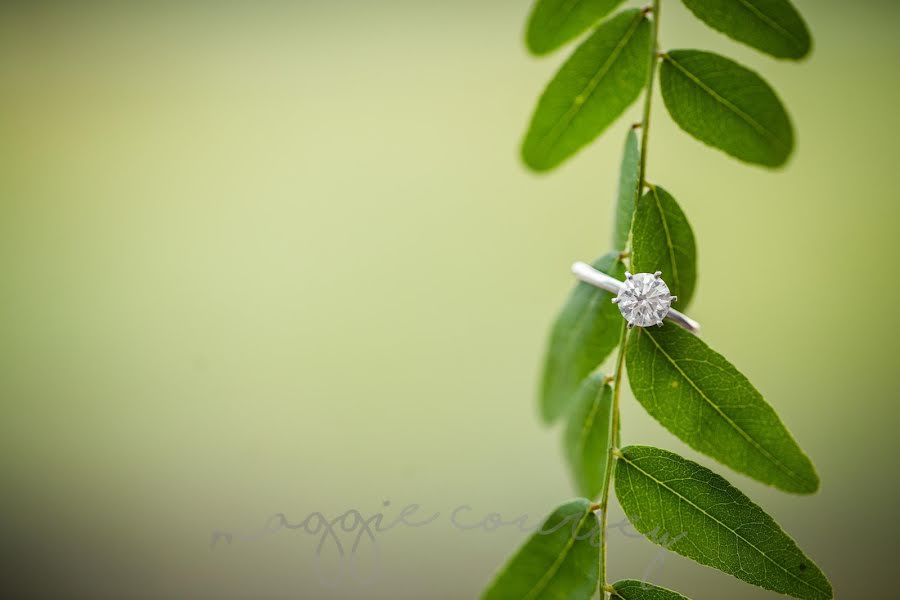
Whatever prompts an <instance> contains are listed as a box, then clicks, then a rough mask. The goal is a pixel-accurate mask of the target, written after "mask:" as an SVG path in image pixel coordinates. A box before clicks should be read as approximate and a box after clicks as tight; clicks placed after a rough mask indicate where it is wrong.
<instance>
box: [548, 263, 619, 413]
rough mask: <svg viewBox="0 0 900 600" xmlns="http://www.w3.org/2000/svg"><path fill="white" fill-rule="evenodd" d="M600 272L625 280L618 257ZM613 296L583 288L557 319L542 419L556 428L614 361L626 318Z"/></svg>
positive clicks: (602, 265) (580, 285) (574, 293)
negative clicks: (594, 374)
mask: <svg viewBox="0 0 900 600" xmlns="http://www.w3.org/2000/svg"><path fill="white" fill-rule="evenodd" d="M593 266H594V268H595V269H597V270H598V271H602V272H604V273H606V274H607V275H609V276H611V277H615V278H616V279H619V280H621V279H624V278H625V267H624V266H623V265H622V262H621V261H620V260H619V254H618V252H610V253H609V254H606V255H604V256H602V257H600V258H598V259H597V260H595V261H594V262H593ZM612 298H613V296H612V294H610V293H609V292H604V291H603V290H600V289H598V288H595V287H594V286H592V285H589V284H587V283H580V282H579V283H578V284H576V286H575V289H574V290H572V293H571V294H570V295H569V299H568V300H567V301H566V304H565V306H564V307H563V309H562V311H561V312H560V313H559V316H557V317H556V322H555V323H554V324H553V329H552V331H551V332H550V342H549V344H548V346H547V355H546V358H545V360H544V374H543V378H542V381H541V415H542V417H543V419H544V421H545V422H547V423H551V422H553V421H555V420H556V419H557V418H559V417H560V416H561V415H563V414H564V413H565V412H567V411H568V409H569V408H570V407H571V406H572V402H573V401H574V399H575V392H576V391H577V390H578V386H580V385H581V382H582V381H583V380H584V378H585V377H587V376H588V374H589V373H590V372H591V371H593V370H594V369H596V368H597V367H598V366H600V364H601V363H602V362H603V361H604V360H605V359H606V357H607V356H609V354H610V352H612V351H613V348H615V347H616V346H617V345H618V343H619V335H620V334H621V332H622V317H621V316H620V315H619V309H618V308H616V305H615V304H613V303H612Z"/></svg>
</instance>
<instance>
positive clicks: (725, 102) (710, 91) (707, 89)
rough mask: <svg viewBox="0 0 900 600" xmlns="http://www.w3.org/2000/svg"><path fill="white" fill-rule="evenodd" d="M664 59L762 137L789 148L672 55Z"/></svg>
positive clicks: (665, 56) (666, 55) (667, 55)
mask: <svg viewBox="0 0 900 600" xmlns="http://www.w3.org/2000/svg"><path fill="white" fill-rule="evenodd" d="M663 58H664V59H665V60H667V61H669V62H670V63H671V64H672V66H673V67H675V68H676V69H678V70H679V71H681V73H683V74H684V76H685V77H687V78H688V79H689V80H691V81H692V82H693V83H694V84H695V85H696V86H697V87H699V88H700V89H701V90H703V91H704V92H706V93H707V94H709V96H710V97H711V98H712V99H713V100H715V101H716V102H718V103H719V104H721V105H722V106H724V107H725V108H727V109H728V110H730V111H731V112H733V113H734V114H735V115H737V116H738V117H740V118H741V120H743V121H744V122H745V123H747V124H748V125H750V127H752V128H753V129H755V130H756V131H757V132H758V133H760V134H761V135H763V136H765V137H768V138H770V139H772V140H774V141H775V142H776V143H777V144H779V145H781V146H784V147H787V146H788V143H787V142H785V141H784V140H782V139H781V138H780V137H778V136H777V135H776V134H775V133H772V132H771V131H769V130H768V129H766V128H765V127H764V126H763V125H762V124H760V123H759V122H758V121H757V120H756V119H754V118H753V117H751V116H750V115H748V114H747V113H745V112H744V111H742V110H741V109H740V108H738V107H737V106H735V105H734V104H733V103H732V102H731V101H730V100H728V99H727V98H725V97H724V96H722V95H721V94H719V93H718V92H716V90H714V89H712V88H711V87H709V86H708V85H707V84H706V83H704V82H703V81H702V80H701V79H700V78H699V77H697V76H696V75H694V74H693V73H691V72H690V71H688V70H687V69H686V68H685V67H684V66H682V65H681V64H680V63H679V62H678V61H676V60H675V59H674V58H672V55H671V54H665V55H664V56H663Z"/></svg>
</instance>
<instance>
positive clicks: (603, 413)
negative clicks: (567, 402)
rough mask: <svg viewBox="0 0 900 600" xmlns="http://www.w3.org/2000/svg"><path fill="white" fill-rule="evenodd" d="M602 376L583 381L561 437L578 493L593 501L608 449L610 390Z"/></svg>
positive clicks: (601, 480)
mask: <svg viewBox="0 0 900 600" xmlns="http://www.w3.org/2000/svg"><path fill="white" fill-rule="evenodd" d="M605 380H606V377H605V376H604V375H603V374H602V373H594V374H593V375H591V376H590V377H588V378H587V379H585V380H584V383H582V384H581V387H579V388H578V392H577V393H576V394H575V396H576V400H575V410H574V411H572V415H571V416H570V417H569V423H568V426H567V427H566V433H565V437H564V442H565V449H566V458H567V459H568V461H569V468H570V469H571V471H572V475H573V478H574V480H575V485H576V487H577V489H578V493H579V494H581V495H583V496H587V497H588V498H596V497H597V496H599V495H600V492H601V491H603V484H604V482H605V481H606V465H607V459H608V458H609V450H610V447H611V445H610V423H611V421H612V387H610V385H609V384H608V383H607V382H606V381H605Z"/></svg>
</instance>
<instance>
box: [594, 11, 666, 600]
mask: <svg viewBox="0 0 900 600" xmlns="http://www.w3.org/2000/svg"><path fill="white" fill-rule="evenodd" d="M659 5H660V0H653V8H652V12H653V24H652V27H653V28H652V33H651V36H652V37H651V41H650V56H649V57H648V58H647V60H648V61H649V68H648V70H647V85H646V93H645V95H644V117H643V120H642V121H641V166H640V171H639V176H638V189H637V194H638V200H640V196H641V193H642V192H643V191H644V186H645V185H646V184H647V141H648V139H649V137H650V108H651V106H652V104H653V80H654V79H655V77H656V62H657V60H658V54H659ZM631 223H632V226H633V225H634V215H633V214H632V217H631ZM630 247H631V235H630V232H629V236H628V247H627V248H626V249H625V251H624V252H623V253H622V260H623V262H625V264H626V266H627V267H630V266H631V248H630ZM627 341H628V326H627V323H624V322H623V323H622V334H621V336H620V337H619V349H618V354H617V355H616V369H615V373H614V374H613V377H614V381H613V394H612V419H610V431H609V445H608V447H607V453H606V477H605V480H604V482H603V491H602V493H601V497H600V506H601V509H600V510H601V512H600V544H601V548H600V598H601V600H605V599H606V598H607V591H608V590H609V588H610V584H609V582H608V581H607V580H606V546H607V538H608V535H607V523H608V518H607V515H608V514H609V489H610V487H611V480H612V475H613V472H614V470H615V467H616V464H615V455H616V454H618V450H619V444H620V440H619V397H620V396H621V394H622V372H623V370H624V369H623V366H624V365H625V344H626V342H627Z"/></svg>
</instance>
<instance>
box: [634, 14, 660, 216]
mask: <svg viewBox="0 0 900 600" xmlns="http://www.w3.org/2000/svg"><path fill="white" fill-rule="evenodd" d="M659 5H660V0H653V9H652V10H653V23H652V26H653V30H652V33H651V39H650V56H649V57H648V58H647V60H648V62H649V68H648V69H647V92H646V94H645V96H644V118H643V120H642V121H641V168H640V175H639V176H638V195H640V194H641V192H643V191H644V184H645V183H646V181H647V140H648V139H649V137H650V106H651V105H652V104H653V80H654V79H655V78H656V61H657V59H658V57H657V55H658V54H659ZM633 221H634V217H633V216H632V222H633Z"/></svg>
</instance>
